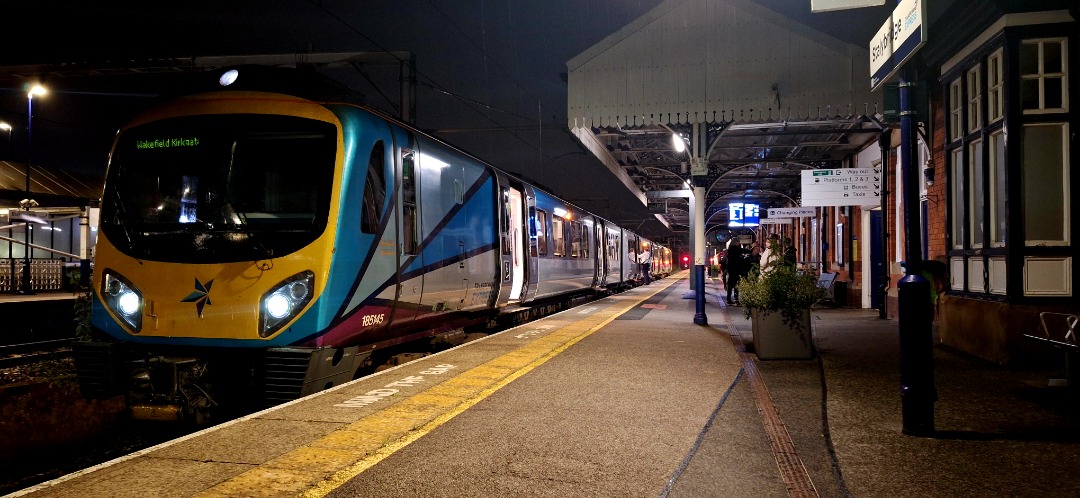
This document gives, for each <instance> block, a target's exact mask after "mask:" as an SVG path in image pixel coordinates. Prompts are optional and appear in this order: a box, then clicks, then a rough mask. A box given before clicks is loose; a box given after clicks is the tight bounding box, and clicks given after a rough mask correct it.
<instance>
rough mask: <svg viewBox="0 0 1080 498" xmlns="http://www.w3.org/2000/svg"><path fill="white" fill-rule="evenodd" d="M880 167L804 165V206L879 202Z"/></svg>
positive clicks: (875, 203)
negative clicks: (836, 167) (840, 167)
mask: <svg viewBox="0 0 1080 498" xmlns="http://www.w3.org/2000/svg"><path fill="white" fill-rule="evenodd" d="M882 180H884V176H883V175H882V174H881V168H845V169H804V170H803V171H802V205H803V206H874V205H878V204H881V184H882Z"/></svg>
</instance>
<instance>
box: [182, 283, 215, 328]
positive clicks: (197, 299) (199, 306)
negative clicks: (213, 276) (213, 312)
mask: <svg viewBox="0 0 1080 498" xmlns="http://www.w3.org/2000/svg"><path fill="white" fill-rule="evenodd" d="M211 285H214V281H213V280H211V281H209V282H207V283H206V285H203V283H202V282H200V281H199V279H197V278H196V279H195V291H193V292H192V293H191V294H188V295H187V297H185V298H184V299H181V300H180V302H182V303H195V309H196V310H198V312H199V318H202V316H203V306H205V305H207V304H210V286H211Z"/></svg>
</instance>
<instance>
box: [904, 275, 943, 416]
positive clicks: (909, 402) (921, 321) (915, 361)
mask: <svg viewBox="0 0 1080 498" xmlns="http://www.w3.org/2000/svg"><path fill="white" fill-rule="evenodd" d="M896 290H897V293H898V306H897V311H898V313H899V314H900V323H899V329H900V400H901V413H902V415H903V433H904V434H907V435H909V436H929V435H931V434H933V432H934V402H935V401H937V390H936V389H935V388H934V336H933V319H934V316H933V309H932V307H931V306H930V281H928V280H926V279H925V278H923V277H921V276H919V275H910V274H909V275H907V276H905V277H904V278H902V279H901V280H900V282H899V283H898V285H897V288H896Z"/></svg>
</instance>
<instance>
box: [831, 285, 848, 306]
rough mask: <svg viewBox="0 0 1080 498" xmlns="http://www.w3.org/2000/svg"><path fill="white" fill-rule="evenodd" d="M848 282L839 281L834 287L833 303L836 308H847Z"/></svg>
mask: <svg viewBox="0 0 1080 498" xmlns="http://www.w3.org/2000/svg"><path fill="white" fill-rule="evenodd" d="M847 284H848V283H847V282H841V281H839V280H837V281H836V282H833V286H832V294H833V295H832V302H833V305H835V306H847Z"/></svg>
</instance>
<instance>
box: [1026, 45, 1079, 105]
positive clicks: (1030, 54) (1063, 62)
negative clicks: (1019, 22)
mask: <svg viewBox="0 0 1080 498" xmlns="http://www.w3.org/2000/svg"><path fill="white" fill-rule="evenodd" d="M1066 49H1067V45H1066V44H1065V39H1064V38H1057V39H1043V40H1024V41H1023V42H1022V43H1021V44H1020V102H1021V106H1022V107H1023V109H1024V113H1025V114H1035V113H1042V112H1064V111H1068V110H1069V103H1068V93H1067V91H1068V88H1067V87H1066V85H1065V81H1067V75H1068V66H1067V61H1068V57H1067V55H1068V54H1067V52H1066Z"/></svg>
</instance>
